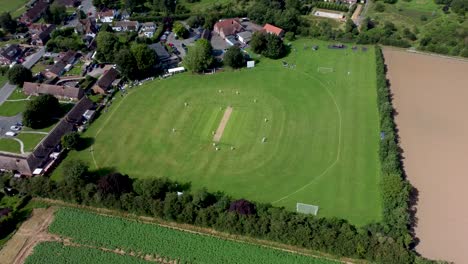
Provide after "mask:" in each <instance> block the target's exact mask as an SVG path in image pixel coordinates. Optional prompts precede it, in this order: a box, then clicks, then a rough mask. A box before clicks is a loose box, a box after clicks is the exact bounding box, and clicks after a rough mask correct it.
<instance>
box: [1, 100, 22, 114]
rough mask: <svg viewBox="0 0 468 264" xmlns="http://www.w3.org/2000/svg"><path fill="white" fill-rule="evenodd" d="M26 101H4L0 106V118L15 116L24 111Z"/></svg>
mask: <svg viewBox="0 0 468 264" xmlns="http://www.w3.org/2000/svg"><path fill="white" fill-rule="evenodd" d="M26 103H27V101H16V102H10V101H6V102H4V103H3V104H1V105H0V116H15V115H17V114H19V113H21V112H23V111H24V110H25V109H26Z"/></svg>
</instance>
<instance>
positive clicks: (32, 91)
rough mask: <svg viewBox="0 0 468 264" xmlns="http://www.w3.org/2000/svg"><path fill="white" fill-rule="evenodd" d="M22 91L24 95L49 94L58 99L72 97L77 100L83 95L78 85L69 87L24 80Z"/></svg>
mask: <svg viewBox="0 0 468 264" xmlns="http://www.w3.org/2000/svg"><path fill="white" fill-rule="evenodd" d="M23 92H24V94H25V95H28V96H29V95H34V96H39V95H42V94H50V95H53V96H55V97H57V98H58V99H73V100H79V99H81V97H83V95H84V91H83V89H81V88H79V87H71V86H67V85H52V84H45V83H32V82H25V83H24V84H23Z"/></svg>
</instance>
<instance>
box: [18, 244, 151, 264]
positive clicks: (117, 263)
mask: <svg viewBox="0 0 468 264" xmlns="http://www.w3.org/2000/svg"><path fill="white" fill-rule="evenodd" d="M42 263H50V264H60V263H80V264H83V263H89V264H91V263H103V264H104V263H109V264H110V263H112V264H143V263H150V262H148V261H145V260H143V259H139V258H134V257H132V256H126V255H119V254H116V253H113V252H105V251H102V250H99V249H95V248H87V247H73V246H64V245H63V244H61V243H59V242H43V243H40V244H38V245H37V246H36V247H35V248H34V254H33V255H31V256H30V257H29V258H27V259H26V261H25V264H42Z"/></svg>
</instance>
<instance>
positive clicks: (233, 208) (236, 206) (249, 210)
mask: <svg viewBox="0 0 468 264" xmlns="http://www.w3.org/2000/svg"><path fill="white" fill-rule="evenodd" d="M229 212H236V213H238V214H241V215H253V214H256V213H257V210H256V209H255V204H253V203H251V202H249V201H247V200H244V199H240V200H236V201H233V202H232V203H231V205H230V206H229Z"/></svg>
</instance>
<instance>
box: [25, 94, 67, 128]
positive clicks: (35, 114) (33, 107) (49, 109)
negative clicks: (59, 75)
mask: <svg viewBox="0 0 468 264" xmlns="http://www.w3.org/2000/svg"><path fill="white" fill-rule="evenodd" d="M60 114H61V108H60V104H59V101H58V100H57V98H55V97H54V96H52V95H50V94H44V95H40V96H38V97H36V98H34V99H33V100H31V101H28V103H27V104H26V110H25V111H24V113H23V124H24V125H25V126H27V127H31V128H44V127H47V126H49V125H50V124H51V123H52V121H53V118H55V117H57V116H59V115H60Z"/></svg>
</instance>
